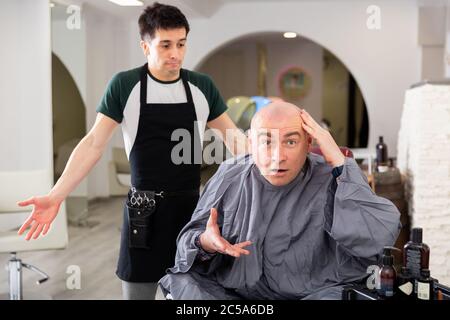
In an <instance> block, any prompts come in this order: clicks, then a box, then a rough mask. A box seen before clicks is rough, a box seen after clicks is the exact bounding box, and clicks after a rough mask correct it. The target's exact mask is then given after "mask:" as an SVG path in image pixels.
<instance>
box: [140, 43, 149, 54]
mask: <svg viewBox="0 0 450 320" xmlns="http://www.w3.org/2000/svg"><path fill="white" fill-rule="evenodd" d="M139 45H140V46H141V48H142V52H143V53H144V55H145V56H148V55H149V53H150V49H149V47H148V43H147V42H145V41H144V40H141V42H140V43H139Z"/></svg>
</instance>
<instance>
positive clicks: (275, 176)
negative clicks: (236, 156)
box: [249, 101, 311, 186]
mask: <svg viewBox="0 0 450 320" xmlns="http://www.w3.org/2000/svg"><path fill="white" fill-rule="evenodd" d="M302 123H303V121H302V118H301V116H300V108H299V107H297V106H295V105H293V104H291V103H288V102H284V101H274V102H272V103H270V104H268V105H267V106H266V107H264V108H262V109H261V110H260V111H258V112H257V113H256V114H255V116H254V117H253V119H252V123H251V128H250V129H251V130H250V135H249V139H250V142H251V148H252V158H253V160H254V161H255V164H256V166H257V167H258V169H259V170H260V172H261V174H262V175H263V176H264V177H265V178H266V180H267V181H269V182H270V183H271V184H273V185H275V186H282V185H285V184H287V183H289V182H290V181H292V180H293V179H294V178H295V177H296V176H297V175H298V174H299V172H300V170H301V168H302V167H303V165H304V163H305V161H306V156H307V153H308V148H309V145H310V143H311V140H310V138H309V136H308V135H307V134H306V132H305V131H304V129H303V126H302Z"/></svg>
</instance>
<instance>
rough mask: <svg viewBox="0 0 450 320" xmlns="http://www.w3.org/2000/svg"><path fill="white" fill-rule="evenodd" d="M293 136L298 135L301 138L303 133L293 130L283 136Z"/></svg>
mask: <svg viewBox="0 0 450 320" xmlns="http://www.w3.org/2000/svg"><path fill="white" fill-rule="evenodd" d="M292 136H298V137H299V138H301V136H302V135H301V134H300V133H299V132H298V131H292V132H288V133H286V134H285V135H284V136H283V137H284V138H289V137H292Z"/></svg>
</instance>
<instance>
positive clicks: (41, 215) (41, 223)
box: [17, 196, 61, 240]
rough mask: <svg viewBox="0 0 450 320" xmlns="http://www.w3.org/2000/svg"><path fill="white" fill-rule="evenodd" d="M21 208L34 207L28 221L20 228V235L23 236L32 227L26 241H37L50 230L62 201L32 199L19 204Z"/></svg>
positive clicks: (42, 198)
mask: <svg viewBox="0 0 450 320" xmlns="http://www.w3.org/2000/svg"><path fill="white" fill-rule="evenodd" d="M17 204H18V205H19V206H21V207H26V206H29V205H34V208H33V211H32V212H31V214H30V216H29V217H28V219H27V220H26V221H25V222H24V223H23V225H22V227H20V229H19V231H18V234H19V235H21V234H22V233H23V232H24V231H25V230H26V229H27V228H28V227H29V226H30V225H31V228H30V231H28V233H27V236H26V237H25V240H30V239H31V237H33V239H37V238H38V237H39V235H40V234H41V232H42V235H45V234H46V233H47V232H48V230H49V229H50V225H51V223H52V222H53V220H54V219H55V217H56V215H57V214H58V210H59V207H60V205H61V202H60V201H56V200H53V199H52V198H50V197H49V196H42V197H32V198H30V199H28V200H25V201H21V202H18V203H17Z"/></svg>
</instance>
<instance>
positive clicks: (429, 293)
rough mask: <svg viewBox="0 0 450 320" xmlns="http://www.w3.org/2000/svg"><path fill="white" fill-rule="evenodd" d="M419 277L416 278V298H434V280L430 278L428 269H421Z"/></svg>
mask: <svg viewBox="0 0 450 320" xmlns="http://www.w3.org/2000/svg"><path fill="white" fill-rule="evenodd" d="M420 274H421V277H420V278H419V279H418V280H417V298H418V299H420V300H433V299H434V286H433V285H434V281H433V279H432V278H430V270H428V269H423V270H422V271H421V273H420Z"/></svg>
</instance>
